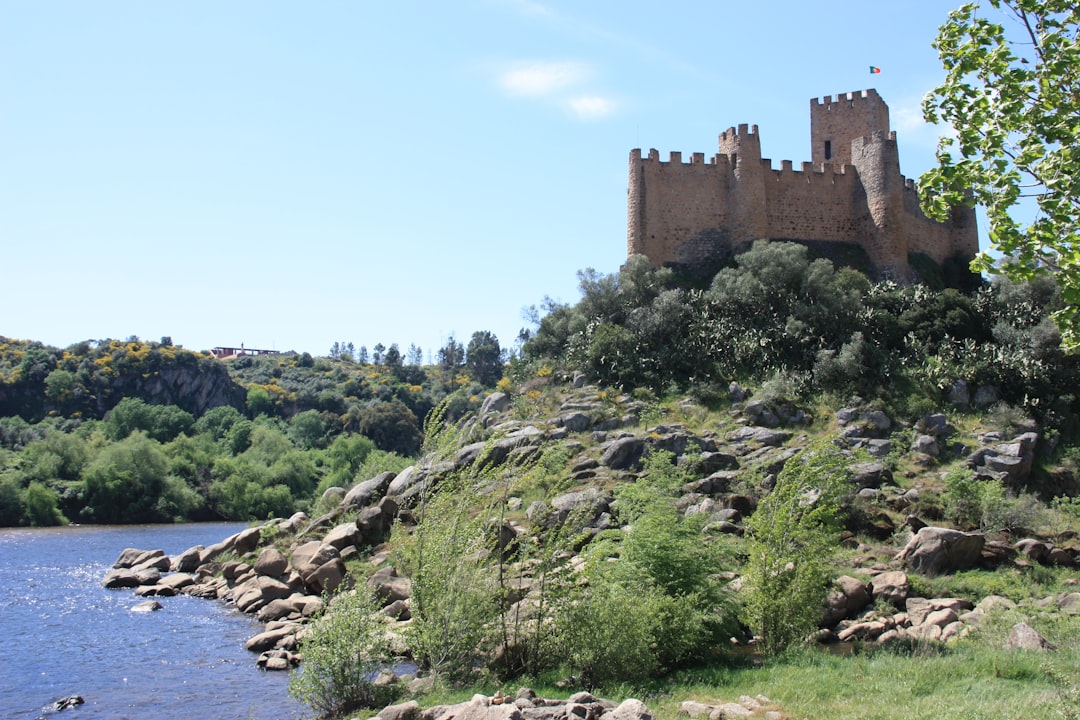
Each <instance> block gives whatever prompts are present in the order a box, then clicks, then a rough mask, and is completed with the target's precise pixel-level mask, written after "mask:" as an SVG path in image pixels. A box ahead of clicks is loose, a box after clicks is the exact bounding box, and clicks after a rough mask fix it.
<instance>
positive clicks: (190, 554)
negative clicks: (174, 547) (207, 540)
mask: <svg viewBox="0 0 1080 720" xmlns="http://www.w3.org/2000/svg"><path fill="white" fill-rule="evenodd" d="M203 549H204V547H203V546H202V545H196V546H195V547H193V548H188V549H187V550H185V551H184V552H182V553H180V554H179V555H177V556H176V557H174V558H173V559H172V567H171V568H170V569H172V570H175V571H176V572H182V573H192V572H195V570H196V569H197V568H198V567H199V562H200V560H199V559H200V557H201V556H202V551H203Z"/></svg>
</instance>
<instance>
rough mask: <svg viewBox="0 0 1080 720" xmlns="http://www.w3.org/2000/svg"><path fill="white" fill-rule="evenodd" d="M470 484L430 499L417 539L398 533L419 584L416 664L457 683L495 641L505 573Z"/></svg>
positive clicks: (445, 486)
mask: <svg viewBox="0 0 1080 720" xmlns="http://www.w3.org/2000/svg"><path fill="white" fill-rule="evenodd" d="M478 504H479V501H478V497H477V495H476V493H475V491H474V490H473V488H471V487H470V483H469V482H468V479H467V478H462V477H452V478H448V479H446V480H443V482H442V484H441V487H440V491H439V493H438V494H437V495H435V496H434V497H429V498H425V499H424V500H423V501H422V503H421V506H420V508H419V511H418V522H417V525H416V528H415V530H414V531H413V533H412V534H411V535H410V536H406V537H403V536H401V535H400V534H398V530H399V528H395V535H396V537H395V538H394V539H393V543H394V544H395V546H396V547H397V549H398V558H399V560H400V563H401V569H403V570H404V571H405V574H406V575H408V576H409V577H411V578H412V614H413V620H412V624H411V625H410V627H409V630H408V638H409V646H410V647H411V649H412V651H413V655H414V656H415V657H416V659H417V661H418V662H420V663H421V664H422V665H424V666H425V667H427V668H429V669H430V670H431V671H432V672H433V673H435V674H437V675H440V676H442V677H443V678H445V679H447V680H449V681H450V682H452V683H464V682H466V681H467V680H468V679H470V678H471V677H472V674H473V669H474V668H476V667H478V666H479V665H481V663H482V661H483V659H484V658H485V656H486V654H487V652H488V651H490V650H491V649H492V647H493V646H494V643H495V639H494V634H495V630H494V623H495V620H496V618H497V617H498V613H499V607H498V602H497V601H498V567H497V564H496V563H493V562H492V556H491V555H490V554H489V552H488V551H489V550H490V547H491V542H490V534H489V533H488V531H487V523H486V522H485V520H484V519H483V518H481V517H479V516H477V515H475V514H474V513H473V510H474V509H475V507H476V506H477V505H478Z"/></svg>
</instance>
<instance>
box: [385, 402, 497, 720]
mask: <svg viewBox="0 0 1080 720" xmlns="http://www.w3.org/2000/svg"><path fill="white" fill-rule="evenodd" d="M509 407H510V398H509V396H508V395H507V394H506V393H504V392H493V393H491V394H490V395H488V396H487V397H486V398H484V402H483V403H481V404H480V415H487V414H488V413H501V412H504V411H505V410H506V409H508V408H509ZM384 720H385V718H384Z"/></svg>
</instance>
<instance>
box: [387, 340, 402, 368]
mask: <svg viewBox="0 0 1080 720" xmlns="http://www.w3.org/2000/svg"><path fill="white" fill-rule="evenodd" d="M401 362H402V360H401V350H400V349H399V348H398V345H397V343H393V344H392V345H390V347H388V348H387V349H386V354H385V355H383V365H386V367H388V368H396V367H401Z"/></svg>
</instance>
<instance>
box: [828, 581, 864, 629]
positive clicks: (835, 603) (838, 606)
mask: <svg viewBox="0 0 1080 720" xmlns="http://www.w3.org/2000/svg"><path fill="white" fill-rule="evenodd" d="M869 603H870V593H869V591H868V590H867V586H866V583H864V582H863V581H862V580H859V579H857V578H853V577H851V576H850V575H843V576H841V577H839V578H837V579H836V582H835V586H834V588H833V589H832V590H831V591H830V592H829V596H828V600H827V608H826V612H825V617H824V624H825V625H828V626H831V625H835V624H836V623H837V622H839V621H840V620H843V619H844V618H846V617H850V616H851V615H854V614H855V613H857V612H858V611H860V610H862V609H863V608H864V607H866V606H867V605H868V604H869Z"/></svg>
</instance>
